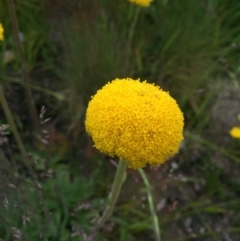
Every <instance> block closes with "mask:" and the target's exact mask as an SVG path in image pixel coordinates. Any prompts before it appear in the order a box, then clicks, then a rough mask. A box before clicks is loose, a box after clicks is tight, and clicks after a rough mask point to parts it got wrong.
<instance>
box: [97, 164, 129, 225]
mask: <svg viewBox="0 0 240 241" xmlns="http://www.w3.org/2000/svg"><path fill="white" fill-rule="evenodd" d="M126 169H127V164H126V162H124V161H123V160H121V159H120V160H119V164H118V168H117V173H116V175H115V179H114V183H113V186H112V190H111V192H110V194H109V196H108V202H107V206H106V208H105V210H104V212H103V214H102V216H101V217H100V218H99V220H98V222H97V226H96V229H99V228H101V227H102V226H103V225H104V223H105V222H106V221H107V220H108V218H109V217H110V216H111V214H112V211H113V208H114V207H115V204H116V201H117V199H118V196H119V193H120V190H121V187H122V185H123V183H124V181H125V179H126Z"/></svg>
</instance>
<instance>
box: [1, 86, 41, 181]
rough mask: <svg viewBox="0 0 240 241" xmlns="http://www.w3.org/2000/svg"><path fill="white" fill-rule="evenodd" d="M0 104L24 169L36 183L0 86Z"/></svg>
mask: <svg viewBox="0 0 240 241" xmlns="http://www.w3.org/2000/svg"><path fill="white" fill-rule="evenodd" d="M0 102H1V103H2V107H3V111H4V113H5V115H6V117H7V121H8V124H9V126H10V128H11V129H12V132H13V135H14V137H15V140H16V142H17V145H18V148H19V150H20V152H21V155H22V159H23V162H24V164H25V165H26V167H27V168H28V170H29V172H30V174H31V175H32V177H33V178H34V179H35V181H36V180H37V179H36V175H35V173H34V171H33V169H32V167H31V164H30V161H29V156H28V153H27V151H26V149H25V147H24V144H23V141H22V138H21V136H20V134H19V131H18V129H17V126H16V125H15V122H14V119H13V116H12V113H11V110H10V108H9V106H8V103H7V100H6V98H5V95H4V92H3V89H2V86H1V85H0Z"/></svg>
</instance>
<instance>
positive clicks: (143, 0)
mask: <svg viewBox="0 0 240 241" xmlns="http://www.w3.org/2000/svg"><path fill="white" fill-rule="evenodd" d="M128 1H129V2H132V3H135V4H137V5H139V6H141V7H148V6H149V5H150V3H151V2H152V0H128Z"/></svg>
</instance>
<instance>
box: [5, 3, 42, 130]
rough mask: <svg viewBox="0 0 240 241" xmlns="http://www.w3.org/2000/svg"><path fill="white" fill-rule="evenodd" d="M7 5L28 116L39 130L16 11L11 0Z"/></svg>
mask: <svg viewBox="0 0 240 241" xmlns="http://www.w3.org/2000/svg"><path fill="white" fill-rule="evenodd" d="M7 5H8V10H9V14H10V20H11V23H12V26H13V33H14V37H15V40H16V44H17V49H18V53H19V57H20V60H21V65H22V78H23V86H24V89H25V94H26V98H27V104H28V108H29V112H30V116H31V118H32V121H33V123H34V124H35V127H36V128H38V129H39V128H40V123H39V119H38V114H37V111H36V108H35V105H34V101H33V96H32V91H31V88H30V83H29V76H28V71H27V63H26V59H25V55H24V51H23V45H22V43H21V40H20V37H19V32H20V31H19V27H18V20H17V15H16V9H15V4H14V2H13V0H7Z"/></svg>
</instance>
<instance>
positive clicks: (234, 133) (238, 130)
mask: <svg viewBox="0 0 240 241" xmlns="http://www.w3.org/2000/svg"><path fill="white" fill-rule="evenodd" d="M238 120H239V121H240V115H238ZM229 134H230V136H231V137H233V138H240V127H237V126H234V127H233V128H232V129H231V130H230V131H229Z"/></svg>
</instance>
